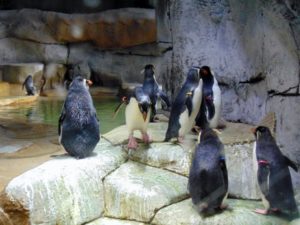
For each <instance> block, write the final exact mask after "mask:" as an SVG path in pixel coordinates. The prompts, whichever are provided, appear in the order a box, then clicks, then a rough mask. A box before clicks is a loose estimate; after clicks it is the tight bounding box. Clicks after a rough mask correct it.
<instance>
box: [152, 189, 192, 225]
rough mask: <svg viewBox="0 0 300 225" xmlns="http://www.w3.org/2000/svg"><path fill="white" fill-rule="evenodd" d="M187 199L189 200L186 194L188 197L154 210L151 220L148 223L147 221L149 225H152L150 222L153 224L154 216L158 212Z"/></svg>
mask: <svg viewBox="0 0 300 225" xmlns="http://www.w3.org/2000/svg"><path fill="white" fill-rule="evenodd" d="M189 198H190V195H189V194H188V196H186V197H185V198H182V199H180V200H178V201H174V202H171V203H170V204H169V205H164V206H162V207H160V208H158V209H156V210H155V211H154V215H153V216H152V218H151V219H150V221H149V224H152V222H153V220H154V218H155V216H156V214H157V213H158V212H159V211H160V210H162V209H164V208H166V207H169V206H171V205H174V204H178V203H180V202H183V201H185V200H187V199H189Z"/></svg>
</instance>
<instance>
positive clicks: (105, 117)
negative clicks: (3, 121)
mask: <svg viewBox="0 0 300 225" xmlns="http://www.w3.org/2000/svg"><path fill="white" fill-rule="evenodd" d="M93 101H94V106H95V108H96V111H97V116H98V118H99V120H100V132H101V134H104V133H106V132H108V131H110V130H112V129H113V128H115V127H117V126H120V125H122V124H125V116H124V107H123V108H122V109H121V110H120V112H119V114H118V115H117V116H116V118H114V119H113V117H112V115H113V112H114V109H115V108H116V107H117V105H118V103H119V101H118V99H117V98H100V97H93ZM63 103H64V98H54V97H39V98H38V100H37V101H36V102H32V103H30V104H20V105H8V106H1V107H0V118H7V119H15V120H20V121H25V122H28V123H45V124H50V125H54V126H58V119H59V116H60V112H61V109H62V105H63Z"/></svg>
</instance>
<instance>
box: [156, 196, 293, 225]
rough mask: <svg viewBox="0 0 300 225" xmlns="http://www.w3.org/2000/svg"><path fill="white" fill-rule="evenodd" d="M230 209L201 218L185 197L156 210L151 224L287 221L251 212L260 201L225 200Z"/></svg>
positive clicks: (274, 223)
mask: <svg viewBox="0 0 300 225" xmlns="http://www.w3.org/2000/svg"><path fill="white" fill-rule="evenodd" d="M226 202H227V203H228V204H229V207H230V209H229V210H225V211H224V212H222V213H220V214H217V215H214V216H211V217H207V218H203V217H201V216H200V215H199V214H198V212H197V211H196V209H195V208H194V206H193V204H192V201H191V199H187V200H185V201H182V202H180V203H177V204H173V205H171V206H169V207H165V208H163V209H161V210H160V211H158V212H157V214H156V215H155V218H154V220H153V221H152V224H153V225H199V224H201V225H217V224H220V225H221V224H222V225H241V224H247V225H258V224H262V225H267V224H268V225H283V224H287V223H288V221H286V220H284V219H280V218H278V217H275V216H264V215H259V214H256V213H255V212H253V210H254V209H255V208H257V207H262V206H261V204H260V203H258V202H255V201H245V200H227V201H226Z"/></svg>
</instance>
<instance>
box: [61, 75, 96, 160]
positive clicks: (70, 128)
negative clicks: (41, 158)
mask: <svg viewBox="0 0 300 225" xmlns="http://www.w3.org/2000/svg"><path fill="white" fill-rule="evenodd" d="M58 132H59V135H60V143H61V144H62V145H63V146H64V148H65V150H66V151H67V152H68V153H69V154H70V155H72V156H74V157H77V158H85V157H87V156H89V155H90V154H91V152H92V151H93V150H94V148H95V146H96V144H97V143H98V141H99V140H100V132H99V121H98V119H97V115H96V110H95V108H94V105H93V100H92V98H91V95H90V93H89V91H88V86H87V84H86V80H85V79H83V78H82V77H80V76H77V77H76V78H74V80H73V81H72V83H71V85H70V87H69V91H68V94H67V97H66V100H65V102H64V105H63V109H62V113H61V116H60V118H59V131H58Z"/></svg>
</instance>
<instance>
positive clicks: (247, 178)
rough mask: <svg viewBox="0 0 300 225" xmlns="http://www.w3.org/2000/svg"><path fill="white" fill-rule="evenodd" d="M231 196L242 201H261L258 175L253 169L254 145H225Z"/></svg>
mask: <svg viewBox="0 0 300 225" xmlns="http://www.w3.org/2000/svg"><path fill="white" fill-rule="evenodd" d="M225 154H226V166H227V171H228V182H229V187H228V189H229V195H230V196H233V197H235V198H242V199H260V197H261V196H260V192H259V190H258V186H257V174H256V173H255V172H254V169H253V160H252V154H253V144H252V143H251V144H243V145H240V144H237V145H225Z"/></svg>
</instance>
